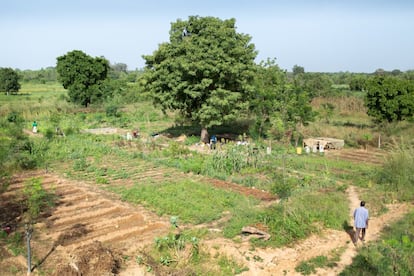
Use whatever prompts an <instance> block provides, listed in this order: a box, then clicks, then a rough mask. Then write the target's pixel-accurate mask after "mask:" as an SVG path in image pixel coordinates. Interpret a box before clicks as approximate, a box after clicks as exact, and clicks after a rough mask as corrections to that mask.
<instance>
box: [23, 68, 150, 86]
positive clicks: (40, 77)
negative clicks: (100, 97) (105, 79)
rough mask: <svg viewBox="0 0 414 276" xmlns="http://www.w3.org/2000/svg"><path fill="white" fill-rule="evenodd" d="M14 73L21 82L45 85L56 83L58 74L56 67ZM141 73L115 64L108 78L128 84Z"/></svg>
mask: <svg viewBox="0 0 414 276" xmlns="http://www.w3.org/2000/svg"><path fill="white" fill-rule="evenodd" d="M16 72H17V73H18V74H19V77H20V81H21V82H31V83H47V82H56V81H58V80H57V77H58V73H57V70H56V67H47V68H42V69H39V70H19V69H16ZM141 72H142V71H141V70H135V71H128V68H127V65H126V64H124V63H115V64H111V70H110V72H109V77H110V78H111V79H122V80H126V81H128V82H135V81H136V80H137V78H138V76H139V75H140V74H141Z"/></svg>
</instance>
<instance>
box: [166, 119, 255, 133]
mask: <svg viewBox="0 0 414 276" xmlns="http://www.w3.org/2000/svg"><path fill="white" fill-rule="evenodd" d="M249 127H250V124H249V122H247V121H241V120H240V121H235V122H233V123H231V124H225V125H221V126H214V127H211V128H209V129H208V133H209V134H210V135H213V134H214V135H223V134H231V135H232V136H235V137H237V136H239V135H243V134H244V133H246V134H247V133H248V131H249ZM200 133H201V127H200V126H199V125H196V124H193V125H176V126H173V127H170V128H167V129H164V130H162V131H160V132H159V133H158V134H168V136H171V137H179V136H181V135H186V136H200Z"/></svg>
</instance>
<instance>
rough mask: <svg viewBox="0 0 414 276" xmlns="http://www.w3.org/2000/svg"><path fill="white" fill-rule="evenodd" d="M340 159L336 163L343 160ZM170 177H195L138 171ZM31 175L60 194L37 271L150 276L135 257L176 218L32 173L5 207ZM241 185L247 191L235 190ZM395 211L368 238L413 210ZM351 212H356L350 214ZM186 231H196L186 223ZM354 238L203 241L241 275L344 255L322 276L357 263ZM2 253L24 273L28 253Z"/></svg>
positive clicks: (44, 229) (376, 221)
mask: <svg viewBox="0 0 414 276" xmlns="http://www.w3.org/2000/svg"><path fill="white" fill-rule="evenodd" d="M354 153H355V156H357V157H356V158H355V160H356V161H358V162H360V161H361V160H360V157H358V156H359V154H358V152H357V151H355V152H354ZM351 154H352V151H348V152H347V154H346V156H347V158H349V155H351ZM339 156H340V155H339ZM339 156H336V157H335V158H340V157H339ZM367 160H372V159H371V158H367ZM119 165H121V166H122V164H119ZM166 177H167V178H168V177H173V178H175V177H181V178H182V177H192V176H191V175H186V174H183V173H181V172H179V171H174V169H171V168H170V169H167V170H165V169H164V170H163V169H159V168H144V169H143V170H142V171H141V172H140V173H139V172H137V173H134V178H135V180H138V179H141V180H142V179H151V180H152V181H154V182H159V181H162V180H163V178H166ZM29 178H40V179H42V183H43V185H44V187H45V188H46V189H48V190H53V191H54V193H55V194H56V197H57V201H56V205H55V207H54V208H53V209H52V210H51V211H50V212H49V213H47V214H44V215H43V217H42V219H41V220H40V222H39V223H37V224H36V225H35V233H36V234H35V235H34V237H33V239H32V246H33V250H34V252H33V256H34V260H35V262H34V263H35V270H34V272H35V274H36V266H38V267H39V268H41V271H43V272H44V273H46V274H47V275H72V274H74V273H78V272H79V271H82V273H83V274H84V275H104V274H105V273H109V272H111V271H112V272H116V273H117V274H119V275H147V272H146V271H145V267H142V266H139V265H138V264H137V263H136V262H135V260H134V258H133V257H132V256H136V255H137V254H138V252H139V251H140V249H142V248H144V247H145V246H148V245H150V244H151V243H152V242H153V240H154V239H155V238H156V237H157V236H162V235H165V234H167V233H168V232H169V231H170V230H171V229H170V227H171V226H170V224H169V217H167V216H159V215H157V214H155V213H154V212H151V211H149V210H148V209H146V208H144V207H142V206H140V205H135V204H134V205H133V204H130V203H127V202H125V201H122V200H120V198H119V196H117V195H115V194H113V193H111V192H108V191H105V190H102V189H100V188H99V187H97V186H96V184H93V183H88V182H84V181H77V180H74V179H70V178H64V177H62V176H61V175H59V174H58V173H53V172H48V173H46V172H44V171H33V172H27V173H24V174H21V175H18V176H16V177H14V178H13V181H12V184H11V185H10V186H9V188H8V190H7V191H6V192H5V193H3V194H2V195H1V196H2V202H3V203H4V202H10V199H12V198H13V197H14V196H16V195H18V194H19V193H18V191H19V189H22V187H23V182H24V181H25V180H27V179H29ZM208 182H209V183H210V185H212V186H215V187H218V188H219V189H230V190H235V191H236V192H238V193H241V194H245V195H252V194H253V195H254V196H255V197H257V198H258V199H260V200H261V201H262V202H269V200H272V198H269V197H266V196H265V194H266V193H265V192H261V193H256V194H254V193H251V190H252V189H250V188H244V189H242V188H240V186H239V185H236V184H232V183H229V182H225V181H219V180H216V181H208ZM131 183H133V181H131V179H129V180H125V181H116V182H115V183H114V186H119V185H122V186H128V185H131ZM233 186H238V187H239V188H238V189H233V188H234V187H233ZM347 193H348V198H349V201H350V202H349V203H350V204H349V206H356V205H357V204H358V202H359V198H358V194H357V192H356V188H355V187H353V186H350V187H349V188H348V190H347ZM273 200H274V199H273ZM275 204H277V203H275ZM7 208H13V206H2V210H5V211H6V212H8V211H9V210H7ZM388 208H389V212H387V213H386V214H383V215H379V216H376V217H373V218H372V222H371V224H370V229H369V235H368V237H367V241H371V240H375V239H376V238H378V235H379V233H380V231H381V229H382V227H384V226H385V225H387V224H389V223H391V222H393V221H396V220H398V219H400V218H401V217H402V216H403V215H404V214H405V213H406V212H408V210H409V206H408V205H401V204H395V205H389V206H388ZM351 214H352V208H350V216H351ZM215 224H216V223H215V222H214V221H213V222H211V223H207V224H201V225H197V226H196V227H197V228H203V227H205V228H206V229H208V231H215V228H216V227H217V225H215ZM184 227H186V228H191V227H193V226H191V225H190V224H186V225H185V226H184ZM350 241H351V240H350V236H349V233H347V232H346V231H338V230H330V229H327V230H323V231H321V233H320V234H318V235H312V236H310V237H308V238H307V239H305V240H302V241H300V242H298V243H295V244H294V245H292V246H289V247H281V248H275V249H272V248H264V249H262V248H255V249H252V248H251V245H250V244H249V242H248V239H247V238H246V237H243V236H240V240H239V241H238V242H235V241H234V240H231V239H224V238H221V237H211V238H208V239H206V240H205V241H203V243H202V245H201V246H202V247H203V248H204V250H206V251H207V252H210V254H211V255H215V254H226V255H230V256H232V257H233V258H234V259H235V260H237V261H238V262H239V263H240V264H242V265H243V267H246V268H248V270H247V271H246V272H244V273H241V274H240V275H279V274H283V273H284V271H287V272H289V274H290V275H296V274H298V275H300V273H297V272H295V267H296V266H297V265H298V264H299V263H300V262H301V261H305V260H307V259H310V258H313V257H315V256H319V255H321V254H322V255H327V256H330V255H332V256H333V255H336V256H337V258H339V259H338V260H337V261H336V264H337V265H336V266H335V267H334V268H331V269H330V270H329V269H323V270H321V271H319V273H322V275H333V274H337V273H338V272H340V270H341V269H343V267H344V266H345V265H348V264H350V262H351V260H352V257H353V256H354V255H355V254H356V248H355V247H354V245H353V244H352V243H351V242H350ZM2 251H3V252H2V261H1V263H2V266H1V267H2V269H3V271H1V272H2V275H8V274H9V273H10V270H8V268H10V267H14V268H15V269H16V270H19V271H24V267H25V258H24V257H23V256H18V257H13V256H11V255H10V254H8V252H7V251H4V250H2ZM248 260H250V261H248ZM258 260H260V261H258ZM98 264H99V265H98ZM96 273H98V274H96Z"/></svg>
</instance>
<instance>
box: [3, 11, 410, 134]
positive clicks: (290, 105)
mask: <svg viewBox="0 0 414 276" xmlns="http://www.w3.org/2000/svg"><path fill="white" fill-rule="evenodd" d="M256 55H257V51H256V50H255V46H254V44H252V43H251V37H250V36H249V35H247V34H241V33H238V32H237V31H236V27H235V20H234V19H229V20H221V19H218V18H214V17H198V16H190V17H189V18H188V20H177V21H176V22H174V23H172V24H171V29H170V39H169V42H165V43H162V44H160V45H159V47H158V49H156V50H155V51H154V52H153V54H152V55H146V56H143V58H144V59H145V62H146V67H145V69H144V71H143V73H142V74H139V75H138V74H136V75H132V76H133V77H132V78H131V77H128V75H129V72H128V70H127V66H126V65H125V64H115V65H112V66H111V65H110V64H109V62H108V60H106V59H105V58H104V57H95V58H94V57H91V56H89V55H87V54H85V53H83V52H82V51H78V50H74V51H71V52H68V53H67V54H66V55H63V56H60V57H58V58H57V66H56V72H57V78H58V80H59V81H60V82H61V83H62V84H63V86H64V87H65V88H66V89H68V94H69V98H70V100H71V101H73V102H75V103H79V104H81V105H83V106H85V107H87V106H88V105H90V104H91V103H99V102H101V101H104V100H106V99H111V98H112V97H114V96H115V95H122V93H124V94H125V90H126V82H130V81H136V85H137V86H139V89H136V90H135V91H138V92H143V91H149V93H150V95H151V98H152V100H153V102H154V104H155V105H157V106H159V107H160V108H162V109H163V110H164V111H167V110H176V111H178V112H179V114H180V115H181V116H182V117H184V118H186V119H188V120H189V121H191V122H193V123H197V124H199V125H200V126H201V128H202V133H201V137H202V139H203V140H204V141H208V128H211V127H213V126H217V125H221V124H224V123H228V122H232V121H234V120H235V119H237V118H240V117H241V116H246V117H247V116H248V117H249V118H252V117H254V118H255V128H256V131H257V133H258V134H259V135H269V136H272V137H275V138H281V137H283V136H288V137H290V138H291V137H292V136H294V135H296V134H297V132H300V128H301V127H302V126H303V125H306V124H307V123H308V122H309V121H312V120H313V118H314V117H315V113H314V112H313V111H312V109H311V107H310V101H311V99H312V98H313V97H317V96H324V95H326V94H327V93H328V92H330V91H332V84H333V83H334V82H335V81H338V82H340V81H344V80H345V78H346V79H347V80H348V85H349V87H350V88H351V89H352V90H357V91H365V92H366V106H367V107H368V114H369V115H371V116H372V117H373V118H374V119H376V120H377V121H388V122H392V121H399V120H404V119H407V118H412V116H413V114H414V108H413V106H414V99H413V93H414V92H413V91H414V88H413V85H412V82H413V79H414V78H411V76H413V74H411V73H410V72H407V73H402V72H394V71H395V70H394V71H393V72H385V71H384V70H377V71H376V72H375V74H372V75H369V74H351V73H338V74H329V73H306V72H305V69H304V68H303V67H301V66H298V65H295V66H294V67H293V70H292V73H288V72H286V71H284V70H282V69H280V68H279V67H278V65H277V64H276V62H275V60H268V61H266V62H262V63H260V64H256V63H255V62H254V60H255V58H256ZM48 70H49V73H50V72H51V71H53V69H51V68H49V69H48ZM43 73H45V72H43ZM397 73H398V74H397ZM49 75H53V74H49ZM4 76H6V77H4ZM10 76H13V77H14V79H13V80H14V83H16V80H17V79H18V74H17V73H16V72H14V71H13V70H12V69H10V68H6V69H2V70H1V71H0V84H1V85H3V86H0V90H3V91H13V90H10V88H4V85H6V84H8V85H9V87H10V81H9V82H8V81H1V80H2V78H5V79H11V77H10ZM12 83H13V81H12ZM18 88H19V86H13V88H11V89H14V91H18Z"/></svg>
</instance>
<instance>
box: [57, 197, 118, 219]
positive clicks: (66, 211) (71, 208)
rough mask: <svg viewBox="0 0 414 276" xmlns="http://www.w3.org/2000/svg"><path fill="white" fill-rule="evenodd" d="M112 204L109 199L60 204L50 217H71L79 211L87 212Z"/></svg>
mask: <svg viewBox="0 0 414 276" xmlns="http://www.w3.org/2000/svg"><path fill="white" fill-rule="evenodd" d="M109 206H111V203H110V202H109V201H107V200H97V201H90V202H87V203H83V204H82V205H81V206H79V205H73V204H71V205H62V206H59V207H58V208H57V209H56V210H55V211H54V212H53V215H52V216H51V217H50V218H52V219H53V218H55V217H62V216H65V217H70V216H72V215H75V214H79V213H87V212H90V211H93V210H96V209H100V208H105V207H109Z"/></svg>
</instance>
